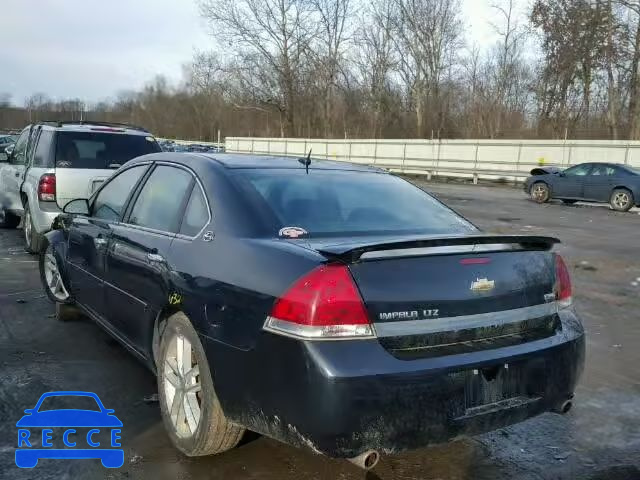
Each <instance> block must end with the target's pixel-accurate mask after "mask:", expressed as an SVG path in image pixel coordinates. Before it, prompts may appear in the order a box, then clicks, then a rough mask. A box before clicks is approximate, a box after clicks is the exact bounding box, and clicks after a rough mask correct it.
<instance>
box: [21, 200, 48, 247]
mask: <svg viewBox="0 0 640 480" xmlns="http://www.w3.org/2000/svg"><path fill="white" fill-rule="evenodd" d="M23 220H24V222H23V223H24V225H23V227H22V228H24V249H25V250H26V251H27V252H28V253H31V254H34V255H35V254H36V253H40V251H41V250H42V246H43V244H44V235H40V234H39V233H38V231H37V230H36V228H35V226H34V225H33V218H32V217H31V210H30V209H29V203H25V205H24V219H23Z"/></svg>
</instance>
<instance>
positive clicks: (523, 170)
mask: <svg viewBox="0 0 640 480" xmlns="http://www.w3.org/2000/svg"><path fill="white" fill-rule="evenodd" d="M225 148H226V151H227V152H237V153H254V154H260V155H288V156H296V157H301V156H306V155H307V153H308V152H309V150H311V156H312V157H315V158H327V159H330V160H337V161H345V162H354V163H363V164H368V165H376V166H379V167H383V168H387V169H389V170H392V171H397V172H402V173H413V174H424V175H428V176H429V177H430V176H432V175H441V176H453V177H468V178H473V179H475V180H477V179H478V178H486V179H499V178H504V179H508V180H522V179H523V178H525V177H526V176H528V175H529V171H530V170H531V169H532V168H534V167H536V166H539V165H553V166H558V167H562V168H566V167H569V166H571V165H576V164H579V163H585V162H612V163H623V164H627V165H631V166H635V167H639V168H640V141H636V142H627V141H605V140H570V141H566V142H565V141H561V140H560V141H555V140H522V141H516V140H442V141H437V140H435V141H430V140H323V139H301V138H251V137H227V139H226V142H225Z"/></svg>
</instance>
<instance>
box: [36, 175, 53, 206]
mask: <svg viewBox="0 0 640 480" xmlns="http://www.w3.org/2000/svg"><path fill="white" fill-rule="evenodd" d="M38 198H39V199H40V201H42V202H55V201H56V176H55V175H53V174H51V173H48V174H46V175H42V176H41V177H40V181H39V182H38Z"/></svg>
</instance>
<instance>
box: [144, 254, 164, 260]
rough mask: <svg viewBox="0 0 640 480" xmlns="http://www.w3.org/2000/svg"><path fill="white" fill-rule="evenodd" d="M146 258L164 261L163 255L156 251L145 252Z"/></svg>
mask: <svg viewBox="0 0 640 480" xmlns="http://www.w3.org/2000/svg"><path fill="white" fill-rule="evenodd" d="M147 258H148V259H149V261H151V262H164V257H163V256H162V255H160V254H157V253H147Z"/></svg>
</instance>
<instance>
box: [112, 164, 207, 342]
mask: <svg viewBox="0 0 640 480" xmlns="http://www.w3.org/2000/svg"><path fill="white" fill-rule="evenodd" d="M194 181H195V180H194V177H193V176H192V174H191V173H190V172H188V171H187V170H185V169H182V168H178V167H173V166H169V165H157V166H156V167H155V169H154V170H153V172H151V174H150V175H149V177H148V178H147V180H146V182H145V184H144V186H143V187H142V188H141V189H140V193H139V195H138V197H137V198H136V199H135V200H134V201H133V206H132V207H130V209H129V210H130V211H129V212H128V213H127V214H126V217H125V222H124V223H123V224H122V225H118V226H116V227H115V228H114V233H113V236H112V239H111V243H110V246H109V256H108V260H107V270H108V285H107V289H106V295H107V303H108V305H109V320H110V322H111V323H113V324H114V325H116V326H117V328H118V330H119V331H121V332H122V333H123V334H124V335H125V336H126V337H127V339H128V340H129V342H130V343H132V344H133V345H134V346H136V347H137V348H138V349H140V350H141V351H143V352H144V351H145V349H146V348H148V346H149V345H150V338H151V334H152V330H153V329H152V327H153V322H154V321H155V318H156V316H157V315H158V313H159V312H160V310H161V309H162V308H164V306H165V305H167V304H168V303H170V301H169V297H170V296H171V294H172V293H173V292H171V291H170V290H169V285H170V279H169V275H170V272H171V265H170V264H169V263H168V261H167V259H168V253H169V249H170V247H171V242H172V241H173V239H174V237H175V234H176V232H178V229H179V228H180V223H181V220H182V216H183V212H184V209H185V204H186V202H187V196H188V194H189V193H190V192H191V188H192V186H193V183H194ZM147 353H150V352H147Z"/></svg>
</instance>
